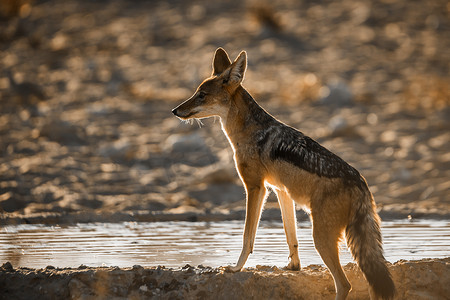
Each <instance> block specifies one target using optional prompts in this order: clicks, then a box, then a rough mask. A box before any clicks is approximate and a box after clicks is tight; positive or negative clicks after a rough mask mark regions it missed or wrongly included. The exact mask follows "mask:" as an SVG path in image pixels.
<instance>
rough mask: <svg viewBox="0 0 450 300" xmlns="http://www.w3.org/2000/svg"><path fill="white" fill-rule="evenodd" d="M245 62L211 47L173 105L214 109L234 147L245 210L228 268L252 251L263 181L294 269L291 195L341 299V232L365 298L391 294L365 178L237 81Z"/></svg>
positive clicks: (189, 113) (191, 111)
mask: <svg viewBox="0 0 450 300" xmlns="http://www.w3.org/2000/svg"><path fill="white" fill-rule="evenodd" d="M246 68H247V54H246V52H245V51H243V52H241V53H240V54H239V56H238V57H237V58H236V60H235V61H234V62H231V61H230V59H229V57H228V55H227V53H226V52H225V50H223V49H222V48H219V49H217V50H216V53H215V55H214V60H213V73H212V76H211V77H210V78H208V79H206V80H205V81H203V83H202V84H200V86H199V87H198V88H197V90H196V91H195V93H194V95H193V96H192V97H191V98H189V99H188V100H186V101H184V102H183V103H181V104H180V105H179V106H178V107H176V108H175V109H173V111H172V112H173V113H174V114H175V115H176V116H177V117H178V118H180V119H183V120H187V119H192V118H195V119H200V118H207V117H211V116H219V117H220V122H221V125H222V129H223V132H224V133H225V135H226V136H227V138H228V140H229V142H230V144H231V147H232V148H233V151H234V160H235V163H236V169H237V170H238V173H239V176H240V178H241V180H242V182H243V184H244V187H245V191H246V194H247V199H246V200H247V213H246V217H245V229H244V237H243V248H242V252H241V255H240V257H239V261H238V263H237V265H236V266H234V267H229V270H231V271H235V272H236V271H240V270H241V269H242V267H243V266H244V264H245V262H246V261H247V258H248V256H249V254H250V253H252V250H253V243H254V240H255V234H256V229H257V227H258V223H259V219H260V216H261V211H262V207H263V203H264V200H265V198H266V196H267V189H266V187H270V188H271V189H272V190H273V191H275V193H276V194H277V197H278V201H279V204H280V207H281V212H282V217H283V224H284V229H285V233H286V238H287V243H288V245H289V251H290V254H289V258H290V262H289V265H288V268H290V269H293V270H298V269H300V259H299V256H298V241H297V232H296V230H297V229H296V217H295V209H294V201H295V203H297V204H298V205H300V206H302V207H303V208H304V209H306V210H307V211H309V212H310V216H311V220H312V224H313V238H314V244H315V247H316V249H317V251H318V252H319V254H320V256H321V257H322V259H323V261H324V263H325V264H326V266H327V267H328V269H329V270H330V272H331V274H332V276H333V278H334V283H335V287H336V299H345V298H346V297H347V295H348V293H349V291H350V289H351V285H350V283H349V282H348V280H347V277H346V276H345V274H344V271H343V270H342V267H341V265H340V262H339V252H338V243H339V240H340V239H341V237H342V235H343V233H345V238H346V241H347V246H348V247H349V248H350V251H351V253H352V255H353V257H354V258H355V260H356V261H357V262H358V265H359V267H360V268H361V270H362V271H363V273H364V275H365V277H366V279H367V280H368V282H369V284H370V287H371V292H370V293H371V296H372V298H382V299H391V298H393V296H394V293H395V287H394V283H393V281H392V279H391V275H390V274H389V270H388V268H387V266H386V261H385V258H384V256H383V249H382V242H381V232H380V218H379V216H378V214H377V213H376V210H375V202H374V200H373V197H372V194H371V193H370V191H369V188H368V186H367V183H366V181H365V179H364V178H363V177H362V176H361V175H360V174H359V172H358V171H357V170H356V169H354V168H353V167H351V166H350V165H349V164H347V163H346V162H345V161H344V160H342V159H341V158H340V157H338V156H337V155H335V154H333V153H331V152H330V151H328V150H327V149H325V148H324V147H322V146H321V145H320V144H319V143H317V142H316V141H314V140H313V139H311V138H309V137H307V136H305V135H304V134H303V133H301V132H300V131H298V130H296V129H294V128H292V127H289V126H287V125H286V124H283V123H282V122H280V121H278V120H277V119H275V118H274V117H273V116H271V115H270V114H269V113H267V112H266V111H265V110H264V109H263V108H262V107H260V106H259V105H258V103H256V101H255V100H254V99H253V98H252V96H251V95H250V94H249V93H248V92H247V91H246V90H245V88H244V87H243V86H242V85H241V83H242V80H243V79H244V74H245V70H246Z"/></svg>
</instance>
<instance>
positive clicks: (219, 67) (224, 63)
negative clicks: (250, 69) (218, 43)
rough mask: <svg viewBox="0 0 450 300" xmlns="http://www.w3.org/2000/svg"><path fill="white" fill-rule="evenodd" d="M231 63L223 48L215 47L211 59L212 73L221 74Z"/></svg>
mask: <svg viewBox="0 0 450 300" xmlns="http://www.w3.org/2000/svg"><path fill="white" fill-rule="evenodd" d="M230 65H231V61H230V58H229V57H228V54H227V52H226V51H225V50H223V48H217V50H216V53H215V54H214V59H213V75H219V74H222V72H223V71H225V70H226V69H227V68H228V67H229V66H230Z"/></svg>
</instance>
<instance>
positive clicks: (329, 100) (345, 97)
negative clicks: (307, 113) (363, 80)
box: [320, 81, 353, 107]
mask: <svg viewBox="0 0 450 300" xmlns="http://www.w3.org/2000/svg"><path fill="white" fill-rule="evenodd" d="M320 93H321V94H322V95H321V96H322V98H321V99H320V103H322V104H325V105H331V106H337V107H343V106H348V105H351V104H352V103H353V94H352V92H351V90H350V87H349V86H348V85H347V84H346V83H344V82H343V81H335V82H332V83H331V84H329V85H328V86H326V87H322V89H321V92H320Z"/></svg>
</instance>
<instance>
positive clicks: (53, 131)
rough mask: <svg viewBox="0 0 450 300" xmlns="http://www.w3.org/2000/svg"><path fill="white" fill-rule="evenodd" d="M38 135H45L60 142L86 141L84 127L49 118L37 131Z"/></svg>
mask: <svg viewBox="0 0 450 300" xmlns="http://www.w3.org/2000/svg"><path fill="white" fill-rule="evenodd" d="M39 136H41V137H47V138H49V139H50V140H52V141H55V142H58V143H60V144H84V143H85V142H86V131H85V129H84V128H82V127H80V126H77V125H74V124H72V123H70V122H66V121H61V120H51V121H50V122H48V123H46V124H44V126H42V128H41V129H40V131H39Z"/></svg>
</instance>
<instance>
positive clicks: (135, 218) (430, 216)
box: [0, 208, 450, 226]
mask: <svg viewBox="0 0 450 300" xmlns="http://www.w3.org/2000/svg"><path fill="white" fill-rule="evenodd" d="M378 214H379V215H380V217H381V219H382V220H383V221H393V220H402V219H426V220H450V213H447V212H421V211H405V210H398V211H393V210H383V209H381V210H380V211H379V212H378ZM244 218H245V210H235V211H231V212H228V213H221V212H208V213H201V214H199V213H194V212H185V213H176V214H175V213H165V212H155V211H148V210H142V211H123V212H114V213H105V212H101V213H94V212H72V213H67V212H63V213H59V212H48V213H40V214H36V215H17V214H8V213H2V214H0V226H5V225H14V224H47V225H70V224H77V223H94V222H98V223H118V222H166V221H187V222H220V221H233V220H243V219H244ZM261 220H263V221H281V212H280V210H279V209H278V208H269V209H265V210H264V211H263V214H262V216H261ZM297 220H298V221H299V222H302V221H308V220H309V215H308V214H306V213H305V212H304V211H302V210H299V211H297Z"/></svg>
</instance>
